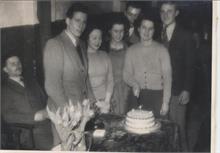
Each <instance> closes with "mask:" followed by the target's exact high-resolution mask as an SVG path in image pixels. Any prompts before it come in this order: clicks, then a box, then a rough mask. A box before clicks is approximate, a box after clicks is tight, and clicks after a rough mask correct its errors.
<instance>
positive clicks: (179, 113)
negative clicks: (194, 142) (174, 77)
mask: <svg viewBox="0 0 220 153" xmlns="http://www.w3.org/2000/svg"><path fill="white" fill-rule="evenodd" d="M178 98H179V96H172V97H171V101H170V111H169V119H170V120H171V121H173V122H175V123H176V124H177V125H178V126H179V128H180V140H181V148H182V150H183V151H187V150H188V144H187V138H186V105H182V104H179V101H178Z"/></svg>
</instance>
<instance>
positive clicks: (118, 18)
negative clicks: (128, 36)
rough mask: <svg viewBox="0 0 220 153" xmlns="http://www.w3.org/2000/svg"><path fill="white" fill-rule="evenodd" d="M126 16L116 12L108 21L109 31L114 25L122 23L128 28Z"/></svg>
mask: <svg viewBox="0 0 220 153" xmlns="http://www.w3.org/2000/svg"><path fill="white" fill-rule="evenodd" d="M126 21H127V20H126V18H125V17H124V16H122V15H120V14H114V15H112V17H111V19H110V20H109V22H108V27H107V30H108V31H109V30H110V29H112V27H113V26H114V25H115V24H121V25H124V28H126ZM127 24H128V23H127Z"/></svg>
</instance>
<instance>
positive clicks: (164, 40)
mask: <svg viewBox="0 0 220 153" xmlns="http://www.w3.org/2000/svg"><path fill="white" fill-rule="evenodd" d="M167 27H168V26H164V27H163V30H162V32H161V39H162V43H163V44H164V45H165V46H166V47H167V48H168V47H169V40H168V37H167Z"/></svg>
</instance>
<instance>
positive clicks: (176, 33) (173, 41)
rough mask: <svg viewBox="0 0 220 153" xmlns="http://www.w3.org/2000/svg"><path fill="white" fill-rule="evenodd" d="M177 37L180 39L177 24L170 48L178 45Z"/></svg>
mask: <svg viewBox="0 0 220 153" xmlns="http://www.w3.org/2000/svg"><path fill="white" fill-rule="evenodd" d="M176 37H178V25H177V24H176V26H175V28H174V31H173V34H172V37H171V39H170V44H169V45H170V46H169V48H172V47H173V45H174V44H176V43H175V40H177V39H176Z"/></svg>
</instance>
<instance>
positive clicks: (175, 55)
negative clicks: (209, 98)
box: [160, 24, 195, 95]
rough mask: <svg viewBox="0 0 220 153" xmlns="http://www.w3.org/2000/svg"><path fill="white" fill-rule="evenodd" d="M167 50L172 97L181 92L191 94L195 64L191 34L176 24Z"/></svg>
mask: <svg viewBox="0 0 220 153" xmlns="http://www.w3.org/2000/svg"><path fill="white" fill-rule="evenodd" d="M160 40H161V39H160ZM168 50H169V53H170V59H171V66H172V78H173V81H172V95H179V94H180V92H181V91H183V90H187V91H189V92H191V91H192V88H193V78H194V62H195V44H194V42H193V37H192V35H191V33H189V32H188V31H186V30H185V29H183V28H182V27H180V26H179V25H178V24H176V26H175V29H174V31H173V34H172V37H171V40H170V42H169V47H168Z"/></svg>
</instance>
